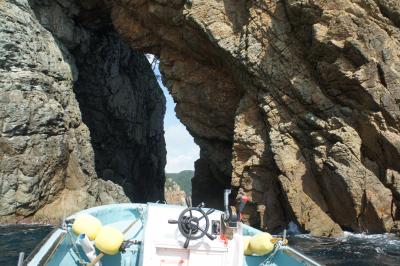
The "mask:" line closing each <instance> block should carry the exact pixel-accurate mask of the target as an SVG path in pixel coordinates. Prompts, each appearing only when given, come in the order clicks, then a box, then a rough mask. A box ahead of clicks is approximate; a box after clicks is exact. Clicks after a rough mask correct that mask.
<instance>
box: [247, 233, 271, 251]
mask: <svg viewBox="0 0 400 266" xmlns="http://www.w3.org/2000/svg"><path fill="white" fill-rule="evenodd" d="M271 240H272V236H271V235H270V234H268V233H258V234H256V235H254V236H252V237H251V239H250V242H249V248H250V250H251V253H252V254H255V255H258V256H263V255H266V254H268V253H270V252H272V251H273V250H274V244H273V243H272V242H271Z"/></svg>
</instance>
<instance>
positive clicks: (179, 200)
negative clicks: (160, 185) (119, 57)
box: [146, 54, 200, 204]
mask: <svg viewBox="0 0 400 266" xmlns="http://www.w3.org/2000/svg"><path fill="white" fill-rule="evenodd" d="M146 58H147V60H148V61H149V63H150V64H151V68H152V70H153V72H154V75H155V76H156V79H157V82H158V84H159V86H160V88H161V90H162V91H163V93H164V96H165V100H166V110H165V116H164V132H165V134H164V138H165V144H166V150H167V155H166V166H165V177H166V180H165V190H164V191H165V200H166V202H167V203H170V204H183V203H184V198H185V196H192V183H191V180H192V178H193V176H194V163H195V161H196V160H197V159H198V158H199V153H200V148H199V146H198V145H197V144H196V143H195V142H194V139H193V137H192V136H191V135H190V133H189V131H188V130H187V128H186V127H185V125H183V124H182V122H181V121H180V120H179V119H178V117H177V115H176V112H175V106H176V103H175V102H174V100H173V98H172V95H171V94H170V92H169V91H168V89H167V87H166V86H165V85H164V84H163V80H162V74H161V72H160V67H159V65H160V61H159V59H158V58H157V57H155V56H154V55H152V54H146Z"/></svg>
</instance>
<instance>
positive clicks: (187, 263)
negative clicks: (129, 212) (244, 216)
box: [139, 202, 244, 266]
mask: <svg viewBox="0 0 400 266" xmlns="http://www.w3.org/2000/svg"><path fill="white" fill-rule="evenodd" d="M187 204H188V206H187V207H184V206H174V205H160V204H149V205H148V208H147V217H146V221H147V223H146V225H145V228H144V238H143V240H144V241H143V244H142V248H141V252H142V254H141V256H140V257H141V260H140V264H139V265H142V266H172V265H174V266H175V265H176V266H203V265H226V266H234V265H235V266H241V265H242V263H243V256H244V255H243V236H242V232H241V224H240V223H239V222H237V223H236V224H235V226H234V227H230V226H229V223H227V221H226V220H225V219H226V218H227V217H226V214H224V212H221V211H216V210H214V209H206V208H204V206H203V204H201V205H199V206H196V207H192V206H191V204H190V203H189V202H187ZM227 228H230V230H226V229H227ZM225 231H226V232H228V231H229V236H226V235H225V233H224V232H225ZM227 237H229V241H228V239H227Z"/></svg>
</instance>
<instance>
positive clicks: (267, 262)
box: [259, 239, 286, 266]
mask: <svg viewBox="0 0 400 266" xmlns="http://www.w3.org/2000/svg"><path fill="white" fill-rule="evenodd" d="M285 240H286V239H285ZM283 245H285V243H284V241H282V240H278V241H277V242H276V243H275V246H274V250H273V251H272V253H271V254H270V255H269V256H268V257H267V258H266V259H265V260H264V261H263V262H261V263H260V264H259V266H267V265H271V264H272V259H273V258H274V257H275V255H276V253H277V252H278V250H280V249H281V247H282V246H283Z"/></svg>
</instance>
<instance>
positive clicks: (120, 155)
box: [0, 0, 165, 221]
mask: <svg viewBox="0 0 400 266" xmlns="http://www.w3.org/2000/svg"><path fill="white" fill-rule="evenodd" d="M110 25H111V23H110V19H109V14H108V13H107V10H105V9H104V8H102V7H101V6H100V7H99V6H98V5H97V4H96V3H94V2H93V1H86V2H79V5H78V1H77V2H74V1H50V0H49V1H46V0H43V1H42V0H32V1H27V0H7V1H4V0H1V1H0V220H1V221H15V220H19V219H23V218H26V217H28V218H32V219H34V220H39V221H49V220H53V219H54V220H55V219H59V218H62V217H63V216H65V215H68V214H70V213H71V212H74V211H77V210H79V209H83V208H87V207H90V206H94V205H97V204H106V203H112V202H127V201H129V199H128V197H127V196H126V195H128V196H129V198H130V199H133V200H136V201H146V200H155V199H163V183H164V179H165V177H164V165H165V145H164V139H163V126H162V119H163V114H164V109H165V100H164V97H163V95H162V92H161V90H160V88H159V87H158V85H157V83H156V80H155V77H154V75H153V74H152V71H151V68H150V66H149V64H148V63H147V62H146V59H145V58H144V56H143V55H140V54H138V53H137V52H134V51H132V50H131V49H130V48H128V46H127V45H126V44H124V43H123V42H122V41H121V39H120V37H119V36H118V35H117V34H116V33H115V30H113V27H112V26H110ZM74 92H75V93H74ZM77 98H78V101H79V104H78V101H77ZM82 117H83V120H82ZM96 171H97V173H96ZM98 177H102V178H104V180H103V179H99V178H98ZM110 180H112V181H113V182H115V183H118V184H120V185H121V186H122V187H121V186H119V185H116V184H115V183H113V182H112V181H110ZM149 181H150V183H149ZM124 190H125V191H124Z"/></svg>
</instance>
